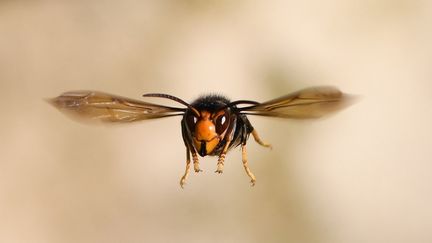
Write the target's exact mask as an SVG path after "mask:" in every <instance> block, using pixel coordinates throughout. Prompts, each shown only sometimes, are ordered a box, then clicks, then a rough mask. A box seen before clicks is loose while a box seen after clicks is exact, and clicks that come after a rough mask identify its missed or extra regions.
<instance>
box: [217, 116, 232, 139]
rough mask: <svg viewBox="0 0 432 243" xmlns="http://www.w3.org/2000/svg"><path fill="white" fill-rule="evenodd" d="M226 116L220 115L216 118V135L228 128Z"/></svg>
mask: <svg viewBox="0 0 432 243" xmlns="http://www.w3.org/2000/svg"><path fill="white" fill-rule="evenodd" d="M228 123H229V122H228V116H227V114H226V113H225V114H223V115H220V116H218V117H217V118H216V124H215V125H216V133H218V134H221V133H223V132H224V131H225V130H226V129H227V127H228Z"/></svg>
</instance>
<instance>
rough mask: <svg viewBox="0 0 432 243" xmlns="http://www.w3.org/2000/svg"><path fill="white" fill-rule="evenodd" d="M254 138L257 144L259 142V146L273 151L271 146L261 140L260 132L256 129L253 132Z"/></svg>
mask: <svg viewBox="0 0 432 243" xmlns="http://www.w3.org/2000/svg"><path fill="white" fill-rule="evenodd" d="M252 136H253V137H254V139H255V142H257V143H258V144H259V145H261V146H264V147H266V148H270V149H272V146H271V144H269V143H265V142H263V141H262V140H261V138H260V137H259V136H258V132H257V131H256V130H255V129H254V130H252Z"/></svg>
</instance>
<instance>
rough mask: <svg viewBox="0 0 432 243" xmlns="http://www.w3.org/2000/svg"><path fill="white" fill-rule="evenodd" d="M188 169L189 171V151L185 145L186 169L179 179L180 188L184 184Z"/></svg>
mask: <svg viewBox="0 0 432 243" xmlns="http://www.w3.org/2000/svg"><path fill="white" fill-rule="evenodd" d="M189 171H190V151H189V148H187V147H186V169H185V173H184V175H183V176H182V178H181V179H180V186H181V188H183V186H184V184H186V179H187V178H188V176H189Z"/></svg>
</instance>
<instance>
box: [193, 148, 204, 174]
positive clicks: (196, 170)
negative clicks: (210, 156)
mask: <svg viewBox="0 0 432 243" xmlns="http://www.w3.org/2000/svg"><path fill="white" fill-rule="evenodd" d="M192 160H193V164H194V170H195V172H197V173H198V172H202V170H201V169H200V166H199V160H198V154H197V153H196V152H195V151H194V150H193V151H192Z"/></svg>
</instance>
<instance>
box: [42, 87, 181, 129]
mask: <svg viewBox="0 0 432 243" xmlns="http://www.w3.org/2000/svg"><path fill="white" fill-rule="evenodd" d="M48 102H49V103H51V104H52V105H54V106H55V107H56V108H58V109H59V110H60V111H63V112H65V113H66V114H68V115H71V116H73V117H77V118H84V119H87V120H95V121H103V122H118V123H123V122H134V121H139V120H147V119H154V118H161V117H167V116H176V115H182V114H183V113H184V111H185V109H182V108H175V107H168V106H162V105H156V104H152V103H147V102H143V101H138V100H133V99H129V98H124V97H121V96H116V95H111V94H107V93H102V92H98V91H70V92H66V93H63V94H62V95H60V96H59V97H57V98H53V99H49V100H48Z"/></svg>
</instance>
